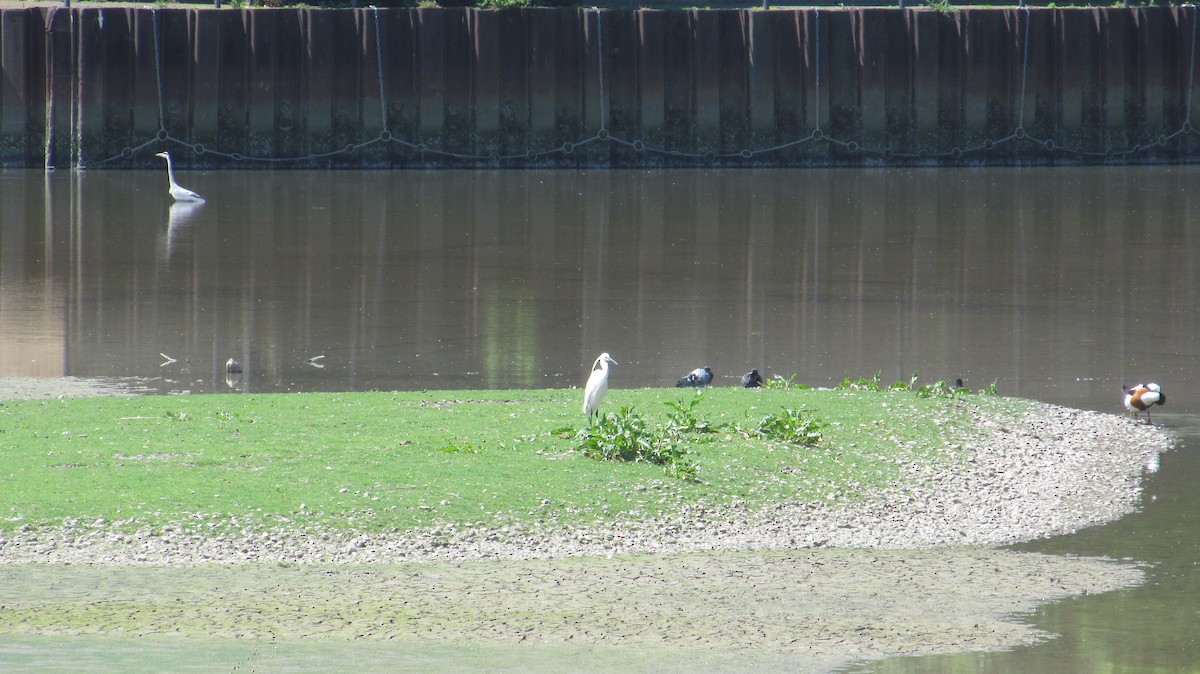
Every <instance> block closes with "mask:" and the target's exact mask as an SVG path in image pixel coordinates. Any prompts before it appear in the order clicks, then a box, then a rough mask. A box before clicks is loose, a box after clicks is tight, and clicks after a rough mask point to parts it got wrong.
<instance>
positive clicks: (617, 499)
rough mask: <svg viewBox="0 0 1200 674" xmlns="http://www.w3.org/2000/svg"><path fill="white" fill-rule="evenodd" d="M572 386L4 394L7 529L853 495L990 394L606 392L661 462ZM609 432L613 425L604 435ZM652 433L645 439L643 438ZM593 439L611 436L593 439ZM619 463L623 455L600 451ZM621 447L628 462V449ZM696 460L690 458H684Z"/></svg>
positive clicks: (953, 443) (935, 453) (1, 521)
mask: <svg viewBox="0 0 1200 674" xmlns="http://www.w3.org/2000/svg"><path fill="white" fill-rule="evenodd" d="M581 397H582V394H581V392H580V391H577V390H549V391H547V390H541V391H437V392H404V393H382V392H372V393H306V394H269V395H237V394H230V395H194V396H149V397H136V398H78V399H63V400H49V401H41V400H37V401H34V400H29V401H7V402H3V403H0V448H2V449H0V532H4V531H13V530H17V529H25V530H28V529H30V528H35V529H36V528H40V527H60V526H64V525H65V526H75V527H92V526H104V527H115V528H117V529H126V530H129V531H136V530H144V529H146V528H149V529H151V530H162V529H163V528H165V527H170V528H171V529H172V530H176V531H177V530H179V529H180V528H182V529H183V530H184V531H187V532H194V533H196V534H221V533H242V532H244V531H246V530H254V529H256V528H262V527H275V526H280V525H283V526H289V527H297V528H300V529H311V530H313V531H319V530H327V529H333V530H347V531H363V532H385V531H407V530H411V529H415V528H422V527H427V526H433V525H438V524H455V525H458V526H468V527H469V526H474V525H488V526H504V525H508V524H517V525H547V524H550V525H554V524H557V525H563V526H573V525H586V524H589V523H595V522H599V521H610V520H620V519H630V518H648V517H653V516H656V515H666V514H670V513H673V512H677V511H679V510H680V509H681V508H684V507H687V506H704V507H720V506H724V505H730V504H736V505H739V506H742V507H749V508H752V509H753V508H757V507H766V506H771V505H775V504H777V503H779V502H813V501H822V502H827V501H836V500H843V499H857V498H861V497H864V496H866V495H868V494H870V493H871V492H872V491H873V490H877V489H880V488H882V487H885V486H903V485H897V484H896V480H897V479H898V475H899V467H900V466H902V465H905V464H906V463H910V462H922V463H930V464H947V463H952V462H954V461H957V460H958V459H959V458H960V455H961V450H962V447H963V445H964V443H965V442H967V441H968V440H969V439H970V438H971V437H972V436H973V433H974V432H973V430H972V428H971V418H972V414H973V411H974V410H975V409H976V408H977V407H979V406H984V407H993V408H994V407H996V406H999V405H1016V406H1019V405H1021V404H1023V403H1021V402H1019V401H1004V400H1001V399H995V398H985V397H980V396H969V397H968V396H959V395H951V394H946V395H931V396H925V397H922V396H921V395H918V393H917V392H916V389H912V390H907V389H906V390H888V389H879V390H869V389H839V390H821V391H818V390H811V389H804V388H799V387H793V386H779V387H769V388H763V389H739V388H710V389H706V390H705V391H704V393H703V394H699V395H697V394H696V393H695V392H694V391H691V390H680V389H637V390H614V391H610V392H609V394H608V397H607V399H606V400H605V406H604V408H603V409H604V411H605V412H606V413H607V414H606V417H607V418H606V420H605V421H604V422H602V424H604V423H607V424H616V423H618V421H617V420H618V419H620V414H621V413H620V412H618V410H622V409H623V408H624V410H625V418H624V421H623V422H620V423H623V424H624V425H625V426H626V427H628V426H630V425H632V424H633V423H634V422H633V421H631V420H630V414H631V413H633V412H632V411H634V410H636V412H635V413H636V415H637V420H636V424H637V425H640V427H641V430H642V432H643V433H645V434H648V436H647V437H649V438H650V439H651V440H655V441H657V440H663V441H666V442H668V443H669V444H668V445H664V446H663V451H662V452H661V455H662V456H664V457H666V460H665V461H653V460H638V459H636V458H635V459H634V460H624V461H617V460H597V459H596V458H592V456H595V452H593V451H589V449H588V447H587V444H588V441H587V438H588V437H589V435H588V434H589V432H593V431H595V429H592V431H589V428H590V427H589V426H588V424H587V420H586V419H585V418H584V416H583V414H582V412H581V411H580V409H579V407H580V403H581ZM596 437H599V436H596ZM644 439H645V438H643V440H644ZM597 442H599V441H597ZM601 458H614V457H601ZM615 458H619V457H615ZM681 467H682V468H684V470H680V468H681Z"/></svg>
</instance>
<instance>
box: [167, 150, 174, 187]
mask: <svg viewBox="0 0 1200 674" xmlns="http://www.w3.org/2000/svg"><path fill="white" fill-rule="evenodd" d="M166 160H167V182H169V183H171V187H174V186H175V168H174V167H173V166H171V155H167V157H166Z"/></svg>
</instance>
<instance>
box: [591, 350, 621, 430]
mask: <svg viewBox="0 0 1200 674" xmlns="http://www.w3.org/2000/svg"><path fill="white" fill-rule="evenodd" d="M609 363H612V364H613V365H617V361H615V360H613V359H612V356H610V355H608V353H607V352H605V353H602V354H600V357H599V358H597V359H596V362H594V363H592V374H591V375H589V376H588V381H587V386H586V387H585V388H584V389H583V413H584V414H586V415H587V417H588V421H591V419H592V417H593V416H599V414H600V403H601V402H603V401H604V394H605V393H606V392H607V391H608V364H609Z"/></svg>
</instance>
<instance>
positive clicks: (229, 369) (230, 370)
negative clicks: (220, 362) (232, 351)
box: [225, 358, 242, 374]
mask: <svg viewBox="0 0 1200 674" xmlns="http://www.w3.org/2000/svg"><path fill="white" fill-rule="evenodd" d="M241 371H242V365H241V363H238V362H237V361H236V360H234V359H233V358H230V359H229V360H227V361H225V372H226V374H239V373H241Z"/></svg>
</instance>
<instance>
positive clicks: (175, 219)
mask: <svg viewBox="0 0 1200 674" xmlns="http://www.w3.org/2000/svg"><path fill="white" fill-rule="evenodd" d="M202 208H204V202H203V201H176V202H175V203H173V204H171V210H170V211H169V212H168V215H167V240H166V245H165V248H166V250H165V251H164V253H165V254H166V258H167V262H168V263H169V262H170V261H171V256H172V255H174V254H175V249H176V248H178V247H179V244H180V243H181V242H184V241H188V240H189V239H190V238H191V225H192V221H193V220H195V219H196V215H197V214H198V213H199V212H200V209H202Z"/></svg>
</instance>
